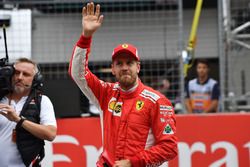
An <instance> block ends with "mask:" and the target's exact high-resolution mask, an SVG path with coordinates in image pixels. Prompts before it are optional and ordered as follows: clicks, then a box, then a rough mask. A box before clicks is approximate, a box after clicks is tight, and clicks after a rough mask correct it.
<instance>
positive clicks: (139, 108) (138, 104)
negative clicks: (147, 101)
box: [135, 100, 144, 111]
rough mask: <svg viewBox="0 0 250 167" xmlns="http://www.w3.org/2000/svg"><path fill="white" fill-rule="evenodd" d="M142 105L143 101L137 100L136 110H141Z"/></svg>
mask: <svg viewBox="0 0 250 167" xmlns="http://www.w3.org/2000/svg"><path fill="white" fill-rule="evenodd" d="M143 106H144V102H143V101H141V100H138V101H137V102H136V106H135V107H136V110H138V111H139V110H141V109H142V108H143Z"/></svg>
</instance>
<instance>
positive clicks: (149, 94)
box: [141, 89, 160, 101]
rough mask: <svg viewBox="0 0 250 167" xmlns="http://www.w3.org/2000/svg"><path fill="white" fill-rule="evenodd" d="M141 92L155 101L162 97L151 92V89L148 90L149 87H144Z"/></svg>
mask: <svg viewBox="0 0 250 167" xmlns="http://www.w3.org/2000/svg"><path fill="white" fill-rule="evenodd" d="M141 94H142V95H144V96H146V97H150V98H152V99H153V100H154V101H157V100H158V99H159V98H160V96H159V95H157V94H156V93H154V92H151V91H149V90H147V89H144V90H143V91H142V92H141Z"/></svg>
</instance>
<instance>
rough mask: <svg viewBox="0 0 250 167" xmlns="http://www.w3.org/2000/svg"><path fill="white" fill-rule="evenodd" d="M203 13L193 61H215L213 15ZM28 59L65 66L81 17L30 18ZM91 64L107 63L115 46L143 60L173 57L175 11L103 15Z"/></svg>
mask: <svg viewBox="0 0 250 167" xmlns="http://www.w3.org/2000/svg"><path fill="white" fill-rule="evenodd" d="M193 12H194V11H193V10H187V11H184V34H185V37H184V39H185V41H184V42H185V46H186V43H187V41H188V37H189V33H190V29H191V24H192V18H193ZM216 12H217V11H216V10H215V9H205V10H203V11H202V13H201V20H200V25H199V29H198V35H197V47H196V56H197V57H218V54H217V49H218V48H217V14H216ZM32 33H33V34H32V45H33V46H32V55H33V58H34V59H35V60H36V61H38V62H41V63H46V62H68V61H69V58H70V56H71V53H72V48H73V46H74V44H75V42H76V41H77V40H78V38H79V36H80V33H81V15H79V14H53V15H33V32H32ZM93 40H94V43H93V45H92V46H93V47H92V53H93V55H92V56H91V57H90V60H91V61H103V60H110V57H111V53H112V49H113V48H114V47H115V46H116V45H117V44H119V43H123V42H129V43H132V44H134V45H136V46H137V47H138V49H139V54H140V56H141V58H142V60H143V59H163V58H173V57H176V56H177V44H178V43H177V42H178V41H177V40H178V14H177V12H176V11H154V12H152V11H150V12H136V11H134V12H116V13H104V23H103V26H102V27H101V28H100V29H99V31H97V33H96V34H95V36H94V39H93Z"/></svg>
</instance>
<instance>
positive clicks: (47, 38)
mask: <svg viewBox="0 0 250 167" xmlns="http://www.w3.org/2000/svg"><path fill="white" fill-rule="evenodd" d="M87 2H88V1H84V3H82V1H80V0H71V1H66V0H60V1H58V0H40V1H39V0H36V1H30V0H19V1H13V0H4V1H1V2H0V9H1V10H0V16H1V17H2V16H3V15H4V17H5V18H4V19H5V20H8V19H9V20H10V22H9V23H10V24H9V25H8V27H7V37H8V49H9V57H10V58H11V59H13V60H14V59H15V58H16V57H18V56H26V57H30V58H32V59H34V60H35V61H37V62H38V63H39V64H40V66H41V69H42V72H43V74H44V76H45V80H46V81H47V82H50V81H52V80H53V81H57V80H58V84H62V83H59V81H60V80H61V79H67V80H70V78H69V76H68V74H67V68H68V62H69V59H70V56H71V53H72V49H73V47H74V45H75V42H76V41H77V40H78V38H79V36H80V34H81V8H82V6H83V5H85V4H86V3H87ZM94 2H97V3H100V4H101V10H102V13H103V14H104V19H105V20H104V23H103V26H102V27H101V28H100V30H98V32H97V33H96V34H95V36H94V38H93V44H92V51H91V57H90V69H91V70H92V71H93V73H95V74H96V75H97V76H98V77H100V78H101V79H103V80H107V81H114V78H113V76H112V75H111V73H110V60H111V53H112V49H113V48H114V47H115V46H116V45H118V44H119V43H123V42H129V43H132V44H134V45H136V46H137V47H138V50H139V54H140V56H141V60H142V62H141V63H142V68H141V72H140V77H141V80H142V81H143V82H144V83H145V84H146V85H149V86H151V87H153V88H155V89H158V90H159V91H161V92H162V93H164V94H165V95H166V96H167V97H168V98H169V99H170V100H171V101H172V102H173V104H175V103H177V102H183V98H184V81H183V76H182V70H183V69H182V63H181V61H180V60H181V59H180V53H181V51H182V50H183V48H184V47H185V46H186V45H187V39H188V38H187V37H188V35H189V32H190V28H191V23H192V17H193V13H194V8H195V3H196V1H190V2H187V1H182V0H120V1H115V0H96V1H94ZM209 2H210V1H209ZM217 3H218V7H217V6H209V4H206V2H204V8H203V9H202V12H201V18H200V25H199V27H198V33H197V34H198V35H197V47H196V57H197V58H199V57H206V58H211V59H214V60H216V61H214V62H215V63H214V64H215V69H213V70H214V74H215V76H217V75H218V73H219V74H220V75H218V78H217V79H218V80H219V81H220V86H221V102H222V103H221V108H222V111H226V110H233V109H234V108H233V109H232V107H231V108H230V107H228V106H229V101H230V100H228V99H229V98H228V95H231V96H232V95H235V96H237V97H238V99H240V98H241V97H243V96H242V95H244V98H245V99H247V97H249V96H247V95H249V93H247V92H249V90H250V88H249V87H250V86H249V84H248V83H250V81H249V77H247V76H249V72H250V69H249V67H248V62H250V61H249V60H248V59H249V57H250V56H249V49H247V48H246V46H247V45H246V46H244V43H248V42H249V38H243V36H241V37H239V38H238V41H237V40H235V41H236V42H235V41H234V42H233V41H232V40H231V37H232V35H231V34H232V33H231V32H232V31H233V30H234V29H235V28H237V27H238V26H241V25H242V24H244V23H247V22H249V20H250V19H249V11H250V10H249V2H248V0H240V1H238V0H231V1H227V0H225V1H220V0H218V2H217ZM19 12H21V13H19ZM225 16H227V17H225ZM1 20H3V18H1ZM240 34H241V35H242V34H245V35H246V34H249V27H248V28H246V29H244V30H242V31H241V32H240ZM244 37H249V36H244ZM2 41H3V39H2V38H0V42H1V44H0V56H1V57H3V56H4V48H3V45H2ZM241 41H243V42H244V43H241ZM218 60H219V61H218ZM193 76H194V74H193ZM193 76H191V77H193ZM52 89H53V90H55V89H56V87H49V88H47V89H46V91H47V93H48V94H50V92H53V91H52ZM58 91H59V93H60V90H58ZM79 92H80V91H79ZM230 92H231V93H230ZM53 93H55V92H53ZM50 96H52V100H53V94H52V93H51V94H50ZM68 96H70V94H68ZM77 99H81V94H80V93H79V97H77ZM60 100H62V99H59V100H58V101H60ZM85 100H86V99H85ZM69 101H70V99H69ZM69 103H70V102H69ZM72 104H73V103H70V104H69V105H72ZM248 104H249V102H248ZM60 105H62V104H60ZM77 105H80V107H79V110H81V112H85V110H86V108H85V107H82V103H79V104H77ZM76 110H78V109H76ZM184 112H185V111H184Z"/></svg>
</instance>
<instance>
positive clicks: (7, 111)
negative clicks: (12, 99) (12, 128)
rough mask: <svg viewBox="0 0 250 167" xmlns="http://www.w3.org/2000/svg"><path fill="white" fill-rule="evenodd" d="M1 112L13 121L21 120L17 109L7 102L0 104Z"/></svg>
mask: <svg viewBox="0 0 250 167" xmlns="http://www.w3.org/2000/svg"><path fill="white" fill-rule="evenodd" d="M0 114H1V115H3V116H5V117H6V118H7V119H8V120H10V121H13V122H18V121H20V119H21V118H20V117H19V116H18V115H17V113H16V111H15V109H14V108H13V107H11V106H10V105H7V104H0Z"/></svg>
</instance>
